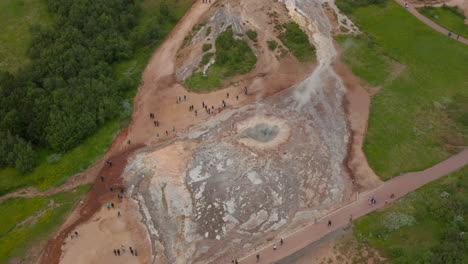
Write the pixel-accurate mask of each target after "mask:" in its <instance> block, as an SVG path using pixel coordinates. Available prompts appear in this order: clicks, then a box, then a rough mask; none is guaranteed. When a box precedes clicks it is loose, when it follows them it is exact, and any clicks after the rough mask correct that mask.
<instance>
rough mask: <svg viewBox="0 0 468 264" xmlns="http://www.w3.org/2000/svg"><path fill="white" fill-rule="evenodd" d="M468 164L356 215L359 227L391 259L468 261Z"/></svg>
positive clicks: (361, 238)
mask: <svg viewBox="0 0 468 264" xmlns="http://www.w3.org/2000/svg"><path fill="white" fill-rule="evenodd" d="M467 179H468V167H464V168H462V169H461V170H459V171H457V172H454V173H452V174H450V175H447V176H445V177H443V178H441V179H439V180H437V181H435V182H432V183H429V184H427V185H425V186H423V187H422V188H420V189H418V190H416V191H413V192H411V193H409V194H408V195H406V196H405V197H404V198H402V199H401V200H399V201H397V202H396V203H395V204H394V205H392V206H391V207H389V208H387V209H385V210H381V211H376V212H373V213H371V214H369V215H367V216H364V217H362V218H360V219H358V220H357V221H355V227H354V233H355V235H356V238H357V239H358V240H359V241H360V242H363V243H367V244H370V245H371V246H373V247H375V248H377V249H378V250H379V251H380V252H381V253H382V255H383V256H384V257H386V258H388V259H389V260H390V261H391V263H396V264H398V263H441V264H442V263H444V264H445V263H453V264H455V263H466V262H464V261H466V258H467V257H468V256H467V253H468V252H467V249H466V246H465V247H464V246H463V245H465V243H466V236H464V235H462V234H461V232H466V231H467V228H468V211H467V210H466V208H468V200H467V195H466V191H467V190H468V181H467Z"/></svg>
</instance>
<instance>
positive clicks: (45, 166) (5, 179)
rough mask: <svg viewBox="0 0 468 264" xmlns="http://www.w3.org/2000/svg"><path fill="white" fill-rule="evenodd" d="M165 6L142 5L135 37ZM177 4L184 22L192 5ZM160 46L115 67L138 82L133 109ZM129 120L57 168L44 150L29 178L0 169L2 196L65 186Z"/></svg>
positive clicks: (186, 0) (103, 131)
mask: <svg viewBox="0 0 468 264" xmlns="http://www.w3.org/2000/svg"><path fill="white" fill-rule="evenodd" d="M161 2H162V0H145V1H143V2H142V12H143V13H142V15H141V17H140V19H139V21H138V24H137V26H136V27H135V29H134V33H135V34H137V33H140V32H143V31H145V30H147V28H146V27H148V26H149V25H150V24H151V20H152V19H153V18H154V13H156V12H159V4H160V3H161ZM173 4H174V6H175V11H174V12H175V14H176V17H177V19H180V18H181V17H182V16H183V14H185V12H186V11H187V10H188V9H189V8H190V6H191V4H192V1H191V0H177V1H175V2H173ZM2 21H3V20H2ZM175 25H176V23H174V22H167V23H165V24H164V29H163V30H162V31H161V32H162V33H163V34H167V33H169V32H170V31H171V29H172V28H173V27H174V26H175ZM0 34H1V33H0ZM160 43H161V41H156V42H154V43H150V44H149V45H147V46H144V47H141V48H138V49H137V50H136V51H135V53H134V56H133V57H132V58H131V59H129V60H126V61H123V62H121V63H118V64H115V65H114V67H113V68H114V72H115V74H116V76H126V77H129V78H131V79H132V80H133V81H134V82H135V88H134V89H132V90H131V91H129V92H128V94H127V95H126V96H127V102H128V103H129V107H131V104H133V97H134V96H135V94H136V92H137V88H138V84H139V82H140V79H141V73H142V72H143V70H144V68H145V67H146V65H147V62H148V60H149V59H150V57H151V54H152V53H153V52H154V50H155V48H156V47H157V46H158V45H159V44H160ZM130 114H131V113H130ZM128 118H129V117H128V116H127V117H125V118H122V117H120V118H118V119H115V120H112V121H109V122H107V123H106V124H105V125H104V126H102V127H101V128H99V129H98V131H97V132H96V133H95V134H93V135H92V136H90V137H89V138H87V139H86V140H85V141H84V142H83V143H82V144H81V145H79V146H77V147H76V148H74V149H73V150H71V151H69V152H67V153H64V154H63V155H62V158H61V159H60V161H59V162H57V163H55V164H49V163H48V162H47V159H46V158H47V156H48V155H50V154H52V152H50V151H48V150H42V151H40V161H39V165H38V166H37V167H36V168H35V169H34V170H33V172H31V173H29V174H26V175H20V174H19V173H18V172H17V171H16V170H15V169H14V168H3V169H0V195H4V194H6V193H8V192H11V191H13V190H15V189H18V188H21V187H26V186H34V187H37V188H38V189H39V190H45V189H47V188H50V187H55V186H58V185H60V184H62V183H63V182H64V181H65V180H67V179H68V177H70V176H71V175H73V174H75V173H78V172H80V171H83V170H85V169H86V168H88V167H89V166H91V165H93V164H94V163H95V162H96V161H97V160H99V158H100V157H101V156H102V155H103V154H104V153H105V152H106V150H107V148H108V147H109V146H110V144H111V143H112V140H113V138H114V136H115V135H116V134H117V133H118V131H119V130H120V129H121V128H123V127H125V126H127V125H128V121H129V120H128Z"/></svg>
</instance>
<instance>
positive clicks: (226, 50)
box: [184, 26, 257, 91]
mask: <svg viewBox="0 0 468 264" xmlns="http://www.w3.org/2000/svg"><path fill="white" fill-rule="evenodd" d="M215 46H216V53H215V54H213V53H211V52H209V53H206V54H205V55H204V56H203V58H202V60H201V62H200V65H206V64H207V63H208V62H209V60H210V58H211V57H212V56H213V55H216V62H215V63H214V64H213V65H211V66H210V68H209V69H208V71H207V74H206V76H204V75H203V74H202V73H199V72H198V73H194V74H192V75H191V76H190V77H189V78H187V80H185V82H184V83H185V85H186V86H187V87H188V88H189V89H192V90H197V91H199V90H212V89H215V88H221V87H222V86H223V83H222V79H224V78H227V77H230V76H233V75H236V74H244V73H248V72H249V71H251V70H252V69H253V67H254V66H255V63H257V57H256V56H255V54H254V53H253V51H252V50H251V49H250V47H249V45H248V44H247V42H245V41H244V40H240V39H234V32H233V31H232V27H231V26H229V27H228V28H227V29H226V31H224V32H222V33H221V34H219V36H218V38H217V39H216V43H215Z"/></svg>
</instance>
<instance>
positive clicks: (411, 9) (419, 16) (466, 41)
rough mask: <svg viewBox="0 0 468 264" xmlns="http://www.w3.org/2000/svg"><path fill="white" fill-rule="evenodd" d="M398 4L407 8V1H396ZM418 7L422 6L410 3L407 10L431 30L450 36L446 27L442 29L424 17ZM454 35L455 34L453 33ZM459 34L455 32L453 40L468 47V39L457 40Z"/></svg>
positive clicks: (460, 38)
mask: <svg viewBox="0 0 468 264" xmlns="http://www.w3.org/2000/svg"><path fill="white" fill-rule="evenodd" d="M395 1H396V2H397V3H398V4H400V5H402V6H403V7H404V6H405V3H406V1H404V0H395ZM416 7H420V6H415V5H412V4H410V3H408V6H407V7H406V9H407V10H408V11H409V12H410V13H411V14H413V15H414V16H415V17H416V18H417V19H419V20H421V21H422V22H423V23H424V24H426V25H428V26H430V27H431V28H433V29H435V30H437V31H439V32H440V33H442V34H444V35H446V36H448V33H449V32H450V30H447V29H445V28H444V27H441V26H440V25H439V24H437V23H435V22H434V21H432V20H430V19H429V18H427V17H425V16H424V15H422V14H421V13H419V12H418V10H416ZM452 33H453V32H452ZM457 36H458V35H457V34H456V32H455V34H452V36H451V38H453V39H455V40H458V41H460V42H461V43H464V44H466V45H468V39H466V38H464V37H462V36H460V37H459V38H458V39H457Z"/></svg>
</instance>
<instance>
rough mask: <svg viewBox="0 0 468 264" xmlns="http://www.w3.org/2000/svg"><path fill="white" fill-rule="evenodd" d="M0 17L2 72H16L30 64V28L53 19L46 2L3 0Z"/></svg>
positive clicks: (0, 60) (42, 0)
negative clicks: (28, 54) (28, 55)
mask: <svg viewBox="0 0 468 264" xmlns="http://www.w3.org/2000/svg"><path fill="white" fill-rule="evenodd" d="M0 17H1V19H0V28H1V30H0V71H12V72H15V71H16V70H17V69H18V68H19V67H21V66H23V65H25V64H27V63H28V62H29V59H28V57H27V50H28V48H29V45H30V41H31V34H30V32H29V28H30V26H31V25H34V24H38V23H49V22H50V20H51V17H50V16H49V14H48V12H47V7H46V4H45V0H2V1H0Z"/></svg>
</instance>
